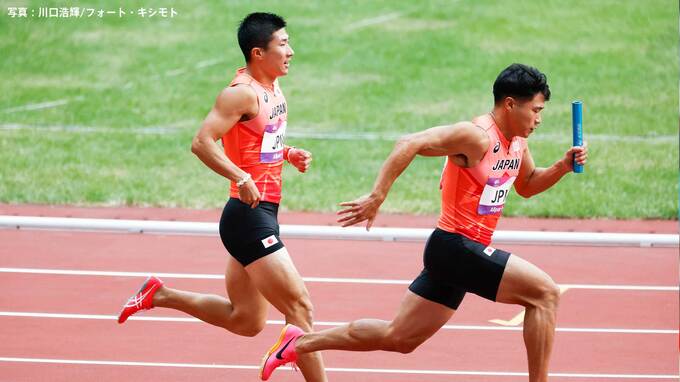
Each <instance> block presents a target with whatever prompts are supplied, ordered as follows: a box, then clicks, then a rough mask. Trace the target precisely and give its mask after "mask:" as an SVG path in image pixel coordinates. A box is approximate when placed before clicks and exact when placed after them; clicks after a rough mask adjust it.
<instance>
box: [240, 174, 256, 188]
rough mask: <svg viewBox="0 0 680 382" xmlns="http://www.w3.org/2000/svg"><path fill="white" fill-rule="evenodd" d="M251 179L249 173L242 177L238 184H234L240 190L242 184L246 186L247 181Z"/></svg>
mask: <svg viewBox="0 0 680 382" xmlns="http://www.w3.org/2000/svg"><path fill="white" fill-rule="evenodd" d="M250 179H252V176H251V175H250V174H249V173H246V175H244V176H243V178H241V179H240V180H239V181H238V182H236V187H238V188H241V186H243V185H244V184H246V182H247V181H249V180H250Z"/></svg>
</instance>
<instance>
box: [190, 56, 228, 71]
mask: <svg viewBox="0 0 680 382" xmlns="http://www.w3.org/2000/svg"><path fill="white" fill-rule="evenodd" d="M223 61H224V59H223V58H213V59H211V60H203V61H199V62H198V63H196V65H194V68H196V69H202V68H207V67H208V66H213V65H217V64H220V63H222V62H223Z"/></svg>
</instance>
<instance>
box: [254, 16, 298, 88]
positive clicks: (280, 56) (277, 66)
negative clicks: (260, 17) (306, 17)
mask: <svg viewBox="0 0 680 382" xmlns="http://www.w3.org/2000/svg"><path fill="white" fill-rule="evenodd" d="M293 54H295V52H293V48H291V46H290V42H289V40H288V33H286V28H281V29H279V30H277V31H276V32H274V34H273V35H272V40H271V41H269V44H268V45H267V49H265V50H264V51H263V52H262V64H263V66H264V67H265V68H266V69H265V70H267V72H269V73H270V74H271V75H272V76H273V77H280V76H285V75H286V74H288V67H289V66H290V60H291V59H292V58H293Z"/></svg>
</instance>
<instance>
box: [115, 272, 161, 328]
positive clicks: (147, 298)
mask: <svg viewBox="0 0 680 382" xmlns="http://www.w3.org/2000/svg"><path fill="white" fill-rule="evenodd" d="M162 286H163V281H161V279H159V278H158V277H156V276H149V278H147V279H146V281H144V284H142V287H141V288H139V291H138V292H137V294H135V295H134V296H132V297H130V298H129V299H128V300H127V302H126V303H125V305H123V309H122V310H121V311H120V314H119V315H118V323H119V324H122V323H123V322H125V321H126V320H127V319H128V317H130V316H132V315H133V314H135V313H137V312H139V311H140V310H149V309H151V308H153V303H152V301H153V295H154V294H155V293H156V291H157V290H158V288H160V287H162Z"/></svg>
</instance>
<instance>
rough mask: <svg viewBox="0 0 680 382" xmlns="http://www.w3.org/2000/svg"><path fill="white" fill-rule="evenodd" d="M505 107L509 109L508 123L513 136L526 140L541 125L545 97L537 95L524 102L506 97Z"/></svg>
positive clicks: (540, 94)
mask: <svg viewBox="0 0 680 382" xmlns="http://www.w3.org/2000/svg"><path fill="white" fill-rule="evenodd" d="M508 98H510V100H508V101H507V104H506V107H509V115H510V121H511V124H512V132H513V135H516V136H520V137H524V138H527V137H529V135H531V133H533V132H534V130H536V128H538V125H540V124H541V111H543V108H544V107H545V96H544V95H543V93H537V94H536V95H535V96H534V98H532V99H530V100H528V101H524V100H517V99H514V98H512V97H508Z"/></svg>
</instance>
